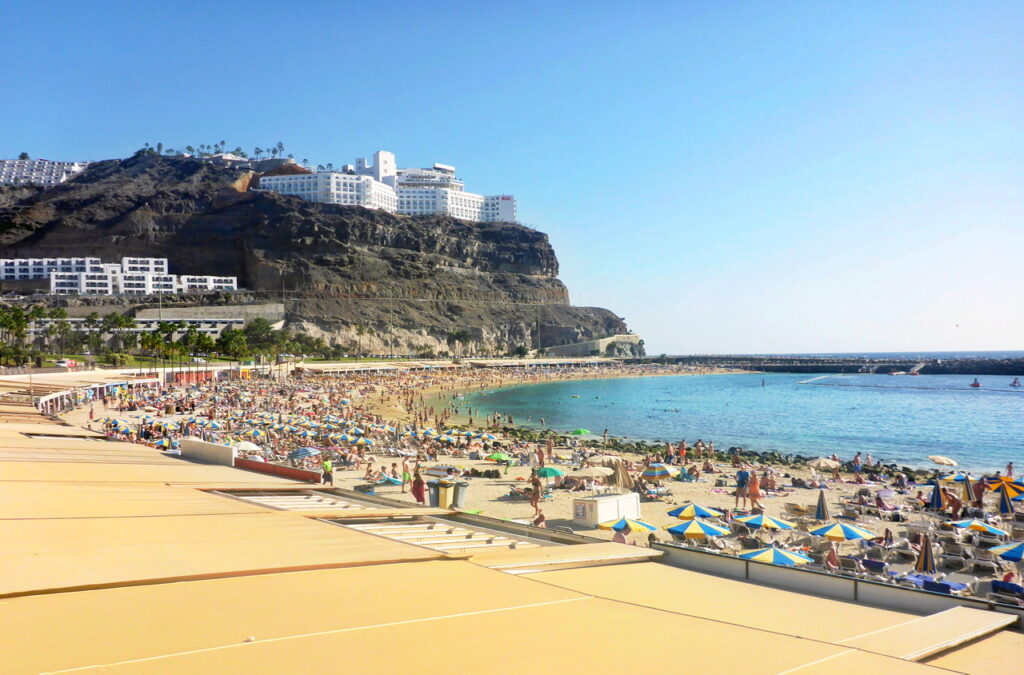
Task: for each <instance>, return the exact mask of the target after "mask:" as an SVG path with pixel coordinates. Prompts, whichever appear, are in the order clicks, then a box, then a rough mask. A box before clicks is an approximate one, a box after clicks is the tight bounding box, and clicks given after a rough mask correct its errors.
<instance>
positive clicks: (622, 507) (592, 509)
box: [572, 492, 640, 527]
mask: <svg viewBox="0 0 1024 675" xmlns="http://www.w3.org/2000/svg"><path fill="white" fill-rule="evenodd" d="M619 518H633V519H639V518H640V495H638V494H637V493H635V492H627V493H626V494H605V495H593V496H590V497H578V498H576V499H574V500H573V502H572V519H573V522H575V523H576V524H578V525H583V526H586V527H597V524H598V523H603V522H605V521H608V520H618V519H619Z"/></svg>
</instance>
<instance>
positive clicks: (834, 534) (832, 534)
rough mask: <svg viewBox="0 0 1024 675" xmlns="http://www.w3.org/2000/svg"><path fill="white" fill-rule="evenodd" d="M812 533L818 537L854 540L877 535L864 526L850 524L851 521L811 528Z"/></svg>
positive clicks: (833, 539) (834, 539) (871, 537)
mask: <svg viewBox="0 0 1024 675" xmlns="http://www.w3.org/2000/svg"><path fill="white" fill-rule="evenodd" d="M810 532H811V534H813V535H815V536H818V537H827V538H828V539H831V540H832V541H852V540H854V539H873V538H874V536H875V535H873V534H871V533H870V532H868V531H867V530H865V529H864V528H862V527H857V526H856V525H850V524H849V523H831V524H829V525H825V526H824V527H819V528H818V529H816V530H811V531H810Z"/></svg>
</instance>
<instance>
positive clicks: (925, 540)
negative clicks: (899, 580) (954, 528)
mask: <svg viewBox="0 0 1024 675" xmlns="http://www.w3.org/2000/svg"><path fill="white" fill-rule="evenodd" d="M914 571H915V572H920V573H921V574H935V572H936V571H938V570H937V568H936V567H935V552H934V551H932V542H931V539H930V538H929V537H928V534H927V533H925V534H922V535H921V552H920V553H919V554H918V556H917V561H916V562H914Z"/></svg>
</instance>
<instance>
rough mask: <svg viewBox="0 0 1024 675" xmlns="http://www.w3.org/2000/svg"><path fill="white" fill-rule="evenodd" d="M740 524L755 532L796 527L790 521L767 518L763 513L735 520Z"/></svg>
mask: <svg viewBox="0 0 1024 675" xmlns="http://www.w3.org/2000/svg"><path fill="white" fill-rule="evenodd" d="M735 520H736V522H738V523H743V524H744V525H746V526H747V527H751V528H753V529H755V530H760V529H765V530H792V529H793V528H794V527H796V525H794V524H793V523H791V522H789V521H788V520H780V519H778V518H772V517H771V516H766V515H764V514H763V513H759V514H757V515H753V516H740V517H739V518H736V519H735Z"/></svg>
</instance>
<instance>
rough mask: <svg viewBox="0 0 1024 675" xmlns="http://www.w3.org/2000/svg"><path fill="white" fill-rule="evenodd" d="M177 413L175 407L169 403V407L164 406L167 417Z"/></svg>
mask: <svg viewBox="0 0 1024 675" xmlns="http://www.w3.org/2000/svg"><path fill="white" fill-rule="evenodd" d="M175 412H176V409H175V407H174V404H172V403H168V404H167V405H165V406H164V414H165V415H173V414H174V413H175Z"/></svg>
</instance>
